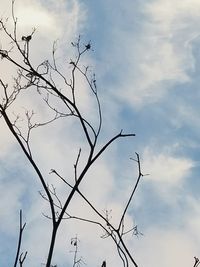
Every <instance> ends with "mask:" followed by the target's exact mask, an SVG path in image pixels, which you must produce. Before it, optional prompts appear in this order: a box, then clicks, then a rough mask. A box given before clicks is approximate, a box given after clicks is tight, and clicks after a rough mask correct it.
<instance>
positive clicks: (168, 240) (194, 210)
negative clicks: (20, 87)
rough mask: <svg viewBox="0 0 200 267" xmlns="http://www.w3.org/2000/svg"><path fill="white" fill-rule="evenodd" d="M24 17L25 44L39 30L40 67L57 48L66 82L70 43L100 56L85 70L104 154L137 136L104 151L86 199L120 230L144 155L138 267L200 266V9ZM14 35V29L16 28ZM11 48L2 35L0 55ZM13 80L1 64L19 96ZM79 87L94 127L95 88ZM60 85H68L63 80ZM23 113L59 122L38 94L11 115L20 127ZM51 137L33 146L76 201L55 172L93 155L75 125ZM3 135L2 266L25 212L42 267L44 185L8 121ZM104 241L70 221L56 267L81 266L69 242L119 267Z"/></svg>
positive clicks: (87, 0)
mask: <svg viewBox="0 0 200 267" xmlns="http://www.w3.org/2000/svg"><path fill="white" fill-rule="evenodd" d="M10 2H11V1H7V0H1V1H0V17H3V18H7V17H9V16H10V14H11V3H10ZM15 12H16V16H17V17H18V31H19V36H22V35H28V34H30V33H31V32H32V29H33V28H34V27H35V28H36V32H35V34H34V36H33V40H32V42H31V58H32V61H33V64H35V65H38V64H40V63H41V62H42V61H44V60H46V59H51V56H52V54H51V52H52V45H53V42H54V41H55V40H57V46H58V51H57V62H58V64H59V66H60V67H61V68H62V69H63V71H64V72H65V73H66V75H68V73H69V70H70V69H69V62H70V59H71V58H72V57H73V53H74V51H73V49H72V47H71V42H72V41H74V40H76V38H77V37H78V36H79V35H81V39H82V40H83V42H86V43H87V42H89V41H91V44H92V50H91V51H90V53H88V54H87V55H86V56H85V57H84V58H83V61H84V64H86V65H89V66H90V67H91V69H92V70H93V71H94V72H95V74H96V78H97V84H98V93H99V99H100V101H101V105H102V116H103V128H102V133H101V136H100V141H99V144H103V142H105V140H108V139H109V138H111V137H112V136H113V135H115V134H116V133H119V132H120V130H121V129H123V131H124V132H126V133H135V134H136V136H135V137H134V138H127V139H122V140H118V141H117V142H115V143H114V144H113V145H112V146H111V147H110V148H109V149H108V150H107V151H106V152H105V154H104V155H103V156H102V157H101V158H100V159H99V160H98V161H97V162H96V165H95V166H94V167H93V168H92V170H91V171H90V172H89V173H88V175H87V177H86V179H85V180H84V182H83V184H82V185H81V189H82V190H83V192H84V193H85V194H87V195H88V196H89V198H90V199H91V200H92V201H93V202H94V203H95V204H96V205H97V207H98V208H99V209H100V210H101V211H105V210H110V211H111V210H112V212H111V216H112V220H113V222H114V223H115V222H116V221H117V219H118V218H119V216H120V214H121V211H122V209H123V205H124V203H125V202H126V200H127V198H128V196H129V194H130V192H131V189H132V188H133V186H134V183H135V181H136V178H137V165H136V164H135V162H134V161H132V160H130V158H134V157H135V152H137V153H139V155H140V159H141V168H142V173H143V174H148V175H144V176H143V177H142V179H141V181H140V184H139V188H138V190H137V192H136V195H135V196H134V199H133V203H132V205H131V207H130V209H129V211H128V214H127V218H126V222H127V227H132V226H134V225H137V226H138V229H139V231H140V232H141V233H142V235H140V236H138V237H135V236H132V235H130V236H129V237H127V242H128V244H129V247H130V248H131V251H132V252H133V255H134V257H135V260H136V262H137V263H138V265H139V266H140V267H156V266H162V267H169V266H181V267H186V266H193V263H194V256H196V257H200V251H199V247H200V234H199V229H200V208H199V202H200V197H199V187H200V180H199V172H200V164H199V160H200V153H199V151H200V140H199V139H200V119H199V114H200V105H199V100H200V91H199V72H200V67H199V66H200V65H199V62H200V50H199V44H200V2H199V1H198V0H190V1H189V0H176V1H174V0H140V1H138V0H136V1H131V0H125V1H114V0H107V1H92V0H65V1H64V0H58V1H52V0H46V1H44V0H26V1H25V0H16V5H15ZM8 28H9V29H12V25H11V22H10V20H9V21H8ZM9 45H10V44H9V43H8V40H7V39H6V38H5V37H4V36H3V34H2V32H0V47H1V48H2V49H5V48H6V47H7V46H9ZM16 57H17V56H16ZM19 60H20V59H19ZM15 74H16V72H15V69H13V67H12V66H10V65H9V64H8V63H7V62H5V61H4V60H1V62H0V77H1V78H2V79H4V80H5V81H6V82H8V84H9V85H12V78H13V76H14V75H15ZM77 85H78V86H77V87H78V90H79V91H78V102H79V105H80V107H81V109H82V110H83V112H84V114H86V115H87V116H88V117H89V118H90V119H91V120H92V121H93V122H94V123H95V124H97V118H96V108H95V103H94V102H93V101H91V95H90V94H89V92H88V88H87V87H86V85H85V83H84V82H83V80H82V79H81V78H78V80H77ZM58 86H60V87H62V86H63V84H62V83H61V82H60V81H58ZM0 90H2V89H0ZM0 95H1V96H2V94H0ZM25 109H34V111H36V116H35V119H36V121H37V120H44V119H46V118H48V116H51V114H50V115H49V111H48V109H47V108H46V107H44V106H43V102H42V101H41V99H40V97H39V96H38V95H37V94H35V93H33V92H30V93H24V94H23V95H22V96H20V97H19V99H18V100H17V101H16V103H15V104H14V105H13V106H12V107H11V108H10V115H11V116H13V117H14V115H13V112H14V114H21V116H22V117H23V114H24V110H25ZM23 123H24V121H21V127H24V126H23V125H24V124H23ZM51 127H52V128H50V126H47V127H42V128H40V129H38V130H37V131H35V132H34V134H33V136H32V139H31V145H32V149H33V153H34V156H35V158H36V160H37V164H38V166H39V167H40V169H41V170H42V172H43V173H44V175H45V177H46V179H47V180H48V182H49V183H53V184H54V185H55V186H56V188H57V190H58V192H59V194H60V196H61V197H63V198H64V197H65V195H66V194H67V193H68V192H67V190H66V188H63V185H62V184H61V183H60V182H59V181H58V180H57V179H56V178H55V177H53V176H52V175H49V172H50V169H52V168H54V169H56V170H59V172H60V173H63V174H64V175H66V176H67V177H72V175H73V164H74V161H75V159H76V155H77V151H78V149H79V147H80V146H81V147H82V148H83V155H86V153H87V146H86V144H85V142H84V137H83V135H82V133H81V132H80V129H79V128H77V126H76V125H75V124H74V122H73V121H71V120H64V121H61V120H58V121H57V122H56V123H55V124H54V125H52V126H51ZM0 129H1V130H0V190H1V201H0V218H1V224H0V265H1V266H3V267H6V266H11V265H12V263H13V258H14V255H15V248H16V241H17V235H18V218H19V210H20V209H23V215H24V220H25V221H26V223H27V225H26V231H25V234H24V237H23V250H24V251H25V250H28V257H27V260H26V264H25V266H30V267H34V266H42V263H44V261H45V256H46V253H47V247H46V245H45V244H47V243H48V237H49V231H50V224H49V221H48V219H46V218H45V217H44V216H43V215H42V213H43V212H44V213H45V214H46V212H47V203H45V201H44V200H43V199H41V197H40V196H39V194H38V191H39V190H41V185H40V183H39V181H38V180H37V178H36V177H35V173H34V172H33V170H32V169H31V166H30V165H29V163H28V161H27V159H26V158H25V156H24V155H23V153H22V151H21V150H20V148H19V146H18V145H17V143H16V141H15V140H14V138H13V136H12V135H11V133H10V132H9V131H8V129H7V127H6V125H5V123H4V122H3V120H2V118H1V120H0ZM22 129H25V128H22ZM84 153H85V154H84ZM83 162H84V157H83ZM69 179H70V178H69ZM70 210H71V211H72V212H73V213H74V215H80V216H81V215H83V216H89V217H90V216H93V215H92V214H91V211H90V210H89V209H88V208H87V207H86V206H84V205H82V204H80V199H79V198H78V197H76V198H75V199H74V201H73V203H72V205H71V206H70ZM127 229H128V228H127ZM101 234H102V230H101V229H97V228H96V227H93V226H91V225H88V224H82V223H79V222H76V221H73V222H72V221H68V222H66V223H65V222H64V223H63V224H62V226H61V229H60V231H59V236H58V241H57V244H56V250H55V257H54V259H53V262H54V264H57V265H58V266H59V267H64V266H72V255H73V253H72V252H70V251H71V250H72V248H71V247H70V238H72V237H75V236H77V237H78V238H79V240H80V244H79V245H80V248H79V253H80V255H81V256H82V258H83V259H84V262H85V263H86V266H88V267H90V266H96V267H99V266H101V263H102V261H103V260H105V259H106V261H107V265H108V266H122V263H121V261H120V259H119V258H118V256H117V253H116V251H115V249H114V246H113V244H112V242H110V240H108V239H106V240H102V239H101V238H100V236H101ZM91 248H92V249H91ZM91 250H92V253H91V252H90V251H91Z"/></svg>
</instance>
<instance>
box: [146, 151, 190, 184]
mask: <svg viewBox="0 0 200 267" xmlns="http://www.w3.org/2000/svg"><path fill="white" fill-rule="evenodd" d="M142 166H143V169H144V170H145V172H148V173H149V174H150V175H149V176H146V178H145V179H147V180H151V181H152V182H155V183H157V182H159V183H164V184H165V185H169V186H177V185H179V184H181V182H182V180H183V179H184V178H185V177H186V176H187V175H188V173H189V171H190V170H191V168H192V167H194V163H193V162H192V160H190V159H187V158H183V157H182V158H180V157H175V156H173V155H170V154H168V153H165V152H161V153H155V152H153V151H152V150H149V149H146V150H145V151H144V154H143V163H142Z"/></svg>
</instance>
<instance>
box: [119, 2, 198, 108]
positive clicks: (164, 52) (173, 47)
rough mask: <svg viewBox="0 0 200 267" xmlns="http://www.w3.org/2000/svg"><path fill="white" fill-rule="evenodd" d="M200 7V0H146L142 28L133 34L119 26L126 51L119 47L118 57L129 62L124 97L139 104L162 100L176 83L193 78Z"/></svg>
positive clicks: (141, 13)
mask: <svg viewBox="0 0 200 267" xmlns="http://www.w3.org/2000/svg"><path fill="white" fill-rule="evenodd" d="M137 7H138V6H137ZM199 9H200V4H199V2H198V1H192V3H191V2H189V1H187V0H183V1H181V2H180V1H176V3H174V1H171V0H170V1H166V0H155V1H150V2H146V1H145V2H143V4H141V5H140V8H138V9H137V12H138V13H139V14H140V16H142V18H143V19H142V22H141V23H140V24H139V27H140V28H139V30H138V31H136V30H135V31H133V32H132V34H130V32H129V31H128V32H123V31H120V30H119V31H117V30H116V34H114V38H116V40H118V41H119V42H122V41H121V39H120V36H119V35H120V34H122V36H123V42H122V43H120V47H121V50H122V51H123V53H120V51H118V57H119V58H120V59H121V62H122V64H123V62H124V61H125V62H126V64H127V65H126V75H125V73H123V75H122V79H121V81H120V83H119V84H120V85H119V89H118V97H119V98H120V99H125V100H126V101H127V102H128V103H129V104H130V105H131V106H133V107H135V108H136V107H137V108H139V107H142V106H145V105H146V104H148V103H156V102H159V101H160V100H161V99H163V97H164V96H166V94H167V93H168V91H169V90H172V89H173V88H174V87H175V86H176V85H180V84H186V83H190V82H191V80H192V77H191V73H193V72H194V71H195V56H194V54H193V53H194V52H193V44H194V43H196V42H199V36H200V31H199V27H198V25H199V22H200V15H199V12H198V10H199ZM124 40H126V42H124ZM115 52H116V51H115ZM123 58H124V59H123ZM122 59H123V60H122ZM114 61H115V60H114ZM122 66H123V65H122ZM124 75H125V76H124ZM123 77H124V78H125V77H126V78H125V79H124V82H123ZM122 88H123V89H122ZM115 93H116V91H115V92H114V94H115Z"/></svg>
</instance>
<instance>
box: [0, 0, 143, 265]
mask: <svg viewBox="0 0 200 267" xmlns="http://www.w3.org/2000/svg"><path fill="white" fill-rule="evenodd" d="M12 21H13V32H9V31H8V29H7V26H6V22H5V21H3V20H0V30H1V31H2V32H3V33H4V34H5V35H6V36H7V37H8V38H9V39H10V43H11V45H12V47H11V48H9V49H5V48H3V49H0V56H1V58H2V59H3V60H7V61H8V62H9V63H10V64H12V65H14V66H15V67H16V68H17V70H18V71H17V73H18V75H17V77H16V78H15V79H14V82H15V84H14V86H12V87H9V85H8V84H7V83H5V82H4V81H3V80H2V79H0V85H1V87H2V89H3V90H2V92H3V98H2V101H1V103H0V115H1V117H2V118H3V119H4V120H5V122H6V124H7V126H8V128H9V130H10V131H11V132H12V134H13V135H14V137H15V138H16V140H17V142H18V144H19V145H20V147H21V149H22V151H23V153H24V154H25V155H26V157H27V159H28V161H29V162H30V165H31V166H32V168H33V169H34V170H35V172H36V174H37V176H38V178H39V180H40V182H41V185H42V188H43V193H42V191H41V192H40V195H41V196H42V197H43V198H44V199H45V200H47V201H48V203H49V207H50V215H46V217H48V218H50V219H51V222H52V232H51V241H50V245H49V252H48V257H47V261H46V266H47V267H50V266H51V262H52V255H53V251H54V246H55V240H56V235H57V230H58V228H59V226H60V224H61V221H62V220H63V219H64V218H66V217H67V218H70V219H77V220H82V221H84V222H88V223H92V224H96V225H98V226H100V227H101V228H102V229H104V231H105V234H104V235H103V237H104V238H106V237H110V238H112V239H113V241H114V243H115V244H116V247H117V250H118V253H119V256H120V258H121V259H122V262H123V265H124V266H129V262H131V263H132V264H133V265H134V266H138V265H137V264H136V262H135V260H134V257H133V255H132V254H131V253H130V251H129V249H128V248H127V246H126V244H125V242H124V239H123V237H124V235H125V234H127V233H128V232H130V231H134V233H136V232H137V231H136V230H137V228H136V227H134V228H133V229H130V230H128V231H125V230H124V229H125V227H124V218H125V215H126V213H127V210H128V207H129V205H130V203H131V200H132V198H133V195H134V193H135V190H136V188H137V186H138V183H139V180H140V178H141V176H142V173H141V169H140V159H139V155H138V154H137V153H136V159H135V161H136V162H137V164H138V170H139V174H138V179H137V181H136V184H135V186H134V188H133V190H132V193H131V195H130V197H129V199H128V201H127V204H126V206H125V208H124V211H123V213H122V215H121V219H120V221H119V224H118V227H117V228H115V227H114V226H113V225H112V224H111V222H110V221H109V218H108V217H107V216H105V215H104V214H102V213H101V212H99V211H98V210H97V209H96V208H95V206H94V205H93V204H92V203H91V201H90V200H89V199H88V198H87V196H85V195H84V194H83V193H82V192H81V191H80V189H79V185H80V183H81V182H82V180H83V178H84V177H85V175H86V174H87V172H88V170H89V169H90V167H91V166H92V165H93V164H94V163H95V162H96V160H97V159H98V158H99V157H100V156H101V155H102V154H103V152H104V151H105V150H106V149H107V148H108V147H109V146H110V145H111V144H112V143H113V142H114V141H116V140H117V139H119V138H123V137H133V136H135V134H132V133H130V134H124V133H123V131H122V130H121V131H120V132H119V133H118V134H116V135H115V136H113V137H112V138H111V139H109V140H108V141H107V142H106V143H105V144H104V145H103V146H102V147H101V148H100V149H97V140H98V138H99V135H100V132H101V128H102V115H101V105H100V101H99V97H98V90H97V85H96V78H95V75H94V74H93V75H89V73H88V67H83V66H82V65H81V64H80V61H81V58H82V56H83V55H84V54H85V53H86V52H88V51H89V50H90V49H91V43H90V42H89V43H87V44H82V43H81V39H80V37H79V38H78V40H77V41H76V42H73V43H72V45H73V47H74V48H75V49H76V52H77V55H76V57H75V59H74V60H71V61H70V65H71V76H70V78H69V79H67V78H66V77H65V75H63V73H62V72H61V71H60V70H59V68H58V66H57V63H56V58H55V53H56V45H55V44H54V46H53V53H52V58H53V60H52V62H53V63H50V62H49V61H48V60H45V61H44V62H42V63H40V64H39V65H38V66H37V67H34V66H33V65H32V63H31V59H30V43H31V41H32V38H33V35H34V32H35V30H33V31H32V32H31V34H30V35H28V36H18V31H17V18H16V17H15V14H14V0H13V1H12ZM14 50H15V53H16V51H17V53H18V59H17V60H16V59H15V58H14V57H13V56H12V55H13V54H12V51H14ZM53 73H54V74H55V73H56V75H57V76H58V77H59V78H60V79H61V80H62V81H63V82H64V84H65V86H66V88H67V90H68V92H69V90H70V96H69V94H66V93H65V91H64V90H59V89H58V87H57V86H56V82H55V81H54V79H53ZM77 73H79V75H82V77H83V78H84V79H85V81H86V83H87V85H88V87H89V89H90V90H91V92H92V94H93V97H94V98H95V100H96V104H97V114H98V124H97V126H94V125H93V124H92V123H91V122H90V121H89V120H88V119H87V118H85V117H84V115H83V114H82V112H81V111H80V108H79V106H78V104H77V94H78V92H77V88H76V79H77V78H76V77H77V76H76V75H77ZM28 88H30V90H32V89H33V88H36V90H37V92H38V93H39V94H40V95H41V96H42V97H43V100H44V102H45V104H46V105H47V106H48V107H49V108H50V110H51V111H53V112H54V117H53V118H52V119H50V120H48V121H46V122H43V123H32V117H33V115H34V111H26V112H25V117H26V121H27V131H26V133H24V132H22V131H21V128H20V127H19V126H18V120H19V118H20V116H19V115H17V116H16V118H15V120H12V119H11V118H10V117H9V112H8V109H9V108H10V106H11V105H12V104H13V103H14V102H15V100H16V99H17V97H18V95H19V94H20V93H21V92H22V91H23V90H27V89H28ZM50 98H51V99H53V98H55V99H56V101H60V103H62V105H63V106H64V107H65V111H61V110H59V108H57V107H55V106H54V105H53V104H52V102H51V101H50ZM67 116H71V117H74V118H75V119H76V120H78V121H79V124H80V126H81V128H82V131H83V133H84V136H85V140H86V142H87V144H88V147H89V152H88V155H87V161H86V164H85V166H84V167H83V168H82V170H81V171H78V164H79V160H80V157H81V152H82V151H81V149H80V150H79V153H78V155H77V159H76V162H75V164H74V183H73V184H70V183H69V182H68V181H67V180H66V179H65V178H64V177H62V176H61V175H60V174H58V172H57V171H56V170H53V169H52V170H51V173H53V174H55V175H56V176H57V177H58V178H59V179H60V180H61V181H62V182H63V183H64V184H65V185H66V186H67V187H69V188H70V193H69V195H68V196H67V198H66V199H65V201H64V202H62V201H61V200H60V198H59V196H58V195H57V192H56V188H55V187H54V186H53V185H52V186H49V185H48V184H47V183H46V181H45V177H44V175H43V174H42V172H41V170H40V169H39V167H38V165H37V164H36V161H35V159H34V157H33V155H32V150H31V144H30V138H31V133H32V131H33V129H35V128H37V127H40V126H45V125H47V124H50V123H52V122H54V121H55V120H57V119H60V118H62V117H67ZM76 193H78V194H79V195H80V196H81V197H82V199H83V201H85V202H86V203H87V204H88V205H89V207H90V208H91V209H92V210H93V211H94V212H95V213H96V215H97V216H98V218H99V219H100V221H92V220H89V219H87V218H80V217H76V216H72V215H70V214H69V213H68V211H67V209H68V206H69V204H70V202H71V201H72V198H73V197H74V195H75V194H76ZM102 220H103V222H104V223H102V222H101V221H102ZM24 227H25V224H24V225H22V213H21V212H20V234H19V242H18V249H17V255H16V259H15V264H14V266H17V261H18V260H19V263H20V266H22V265H23V262H24V260H25V259H26V256H27V252H26V253H25V254H23V253H21V254H20V246H21V240H22V234H23V230H24ZM75 265H76V263H75V262H74V266H75Z"/></svg>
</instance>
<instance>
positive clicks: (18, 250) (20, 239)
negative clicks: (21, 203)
mask: <svg viewBox="0 0 200 267" xmlns="http://www.w3.org/2000/svg"><path fill="white" fill-rule="evenodd" d="M25 226H26V223H24V224H23V223H22V210H20V213H19V238H18V246H17V253H16V257H15V263H14V265H13V266H14V267H17V262H18V259H19V261H20V262H21V263H22V264H23V262H24V260H25V258H26V255H27V251H26V252H25V256H24V257H23V261H21V260H22V254H21V255H20V256H19V253H20V249H21V243H22V235H23V231H24V228H25ZM20 266H22V265H21V264H20Z"/></svg>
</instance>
